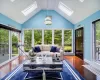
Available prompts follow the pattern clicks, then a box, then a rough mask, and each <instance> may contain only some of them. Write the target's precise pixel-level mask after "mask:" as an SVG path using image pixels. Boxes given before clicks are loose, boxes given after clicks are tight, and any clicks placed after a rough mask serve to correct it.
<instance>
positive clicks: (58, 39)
mask: <svg viewBox="0 0 100 80" xmlns="http://www.w3.org/2000/svg"><path fill="white" fill-rule="evenodd" d="M54 44H56V45H59V46H62V30H54Z"/></svg>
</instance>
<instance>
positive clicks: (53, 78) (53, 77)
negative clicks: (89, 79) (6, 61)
mask: <svg viewBox="0 0 100 80" xmlns="http://www.w3.org/2000/svg"><path fill="white" fill-rule="evenodd" d="M23 64H24V63H23ZM23 64H21V65H19V66H18V67H17V68H16V69H14V70H13V71H12V72H10V73H9V74H7V75H6V76H5V77H4V78H3V79H1V80H24V79H25V77H31V76H32V77H34V79H30V80H42V76H41V75H42V73H41V72H34V73H32V74H31V73H30V74H28V73H26V72H23ZM27 74H28V75H27ZM36 74H38V77H37V76H36ZM46 78H47V79H46V80H85V79H84V78H83V77H82V76H81V75H80V74H79V72H78V71H77V70H76V69H75V68H73V67H72V66H71V65H70V64H69V63H68V62H67V61H66V60H63V71H62V72H60V73H59V72H55V73H46Z"/></svg>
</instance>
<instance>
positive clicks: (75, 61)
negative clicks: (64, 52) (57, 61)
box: [64, 56, 100, 80]
mask: <svg viewBox="0 0 100 80" xmlns="http://www.w3.org/2000/svg"><path fill="white" fill-rule="evenodd" d="M64 59H66V60H67V61H68V62H69V63H70V64H71V65H72V66H73V67H74V68H75V69H76V70H77V71H78V72H79V73H80V74H81V75H82V76H83V77H84V79H85V80H100V79H97V78H98V76H96V75H95V74H93V73H92V72H90V71H89V70H87V69H86V68H84V67H83V66H82V65H84V64H87V63H85V62H84V61H83V60H82V59H80V58H78V57H76V56H64ZM99 77H100V76H99Z"/></svg>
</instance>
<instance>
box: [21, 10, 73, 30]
mask: <svg viewBox="0 0 100 80" xmlns="http://www.w3.org/2000/svg"><path fill="white" fill-rule="evenodd" d="M48 14H49V15H50V16H52V25H48V26H46V25H45V24H44V19H45V17H46V15H47V11H46V10H41V11H40V12H38V13H37V14H36V15H35V16H33V17H32V18H30V19H29V20H28V21H26V22H25V23H24V24H22V28H43V29H46V28H51V29H52V28H57V29H58V28H60V29H61V28H68V29H74V25H73V24H72V23H71V22H69V21H68V20H67V19H65V18H64V17H62V16H61V15H60V14H58V13H57V12H56V11H54V10H49V11H48Z"/></svg>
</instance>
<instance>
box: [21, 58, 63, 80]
mask: <svg viewBox="0 0 100 80" xmlns="http://www.w3.org/2000/svg"><path fill="white" fill-rule="evenodd" d="M62 68H63V64H62V61H59V62H54V61H53V60H52V57H51V56H48V57H46V56H42V57H36V60H35V61H34V62H30V60H28V62H27V63H25V64H23V70H24V71H25V72H28V73H30V72H42V76H43V80H46V72H61V71H62ZM27 80H29V79H27Z"/></svg>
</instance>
